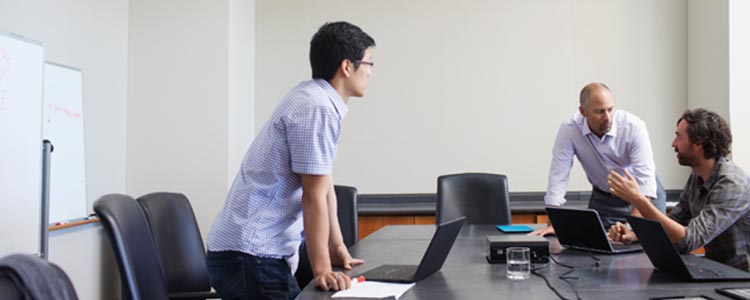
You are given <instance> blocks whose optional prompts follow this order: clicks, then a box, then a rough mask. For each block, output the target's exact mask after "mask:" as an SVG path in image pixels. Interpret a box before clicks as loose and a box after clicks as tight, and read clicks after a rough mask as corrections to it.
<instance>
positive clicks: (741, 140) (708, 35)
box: [688, 0, 750, 170]
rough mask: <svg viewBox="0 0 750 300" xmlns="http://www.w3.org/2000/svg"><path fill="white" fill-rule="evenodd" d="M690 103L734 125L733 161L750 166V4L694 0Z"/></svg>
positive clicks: (691, 1)
mask: <svg viewBox="0 0 750 300" xmlns="http://www.w3.org/2000/svg"><path fill="white" fill-rule="evenodd" d="M688 33H689V34H688V87H689V89H688V107H689V108H696V107H704V108H706V109H709V110H713V111H716V112H717V113H719V114H720V115H721V116H722V117H724V118H726V119H727V121H728V122H729V125H730V127H731V128H732V135H733V142H732V160H734V161H735V162H736V163H737V164H738V165H739V166H741V167H742V168H743V169H745V170H750V132H748V131H747V129H748V128H750V120H748V118H747V116H748V114H750V101H748V100H749V99H750V87H748V84H747V83H748V82H750V54H748V53H750V3H748V2H747V1H735V0H720V1H699V0H689V1H688Z"/></svg>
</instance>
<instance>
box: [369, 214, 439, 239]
mask: <svg viewBox="0 0 750 300" xmlns="http://www.w3.org/2000/svg"><path fill="white" fill-rule="evenodd" d="M433 223H434V222H433ZM386 225H414V216H362V215H360V216H359V239H360V240H361V239H364V238H365V237H367V236H368V235H370V233H373V232H375V231H376V230H378V229H380V228H382V227H385V226H386Z"/></svg>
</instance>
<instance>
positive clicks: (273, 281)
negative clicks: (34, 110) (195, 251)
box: [206, 251, 300, 300]
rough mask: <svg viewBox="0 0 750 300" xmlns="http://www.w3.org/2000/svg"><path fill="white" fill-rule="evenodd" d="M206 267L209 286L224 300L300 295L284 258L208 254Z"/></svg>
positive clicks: (289, 298)
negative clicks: (209, 281) (209, 280)
mask: <svg viewBox="0 0 750 300" xmlns="http://www.w3.org/2000/svg"><path fill="white" fill-rule="evenodd" d="M206 264H207V265H208V275H209V277H210V278H211V285H212V286H213V287H214V289H216V291H217V292H218V293H219V294H221V295H222V297H223V298H222V299H224V300H228V299H242V300H255V299H269V300H270V299H273V300H281V299H284V300H287V299H288V300H291V299H294V298H295V297H297V294H299V292H300V289H299V286H298V285H297V280H296V279H295V278H294V276H293V275H292V272H291V270H290V269H289V265H287V263H286V261H285V260H284V259H275V258H263V257H257V256H253V255H250V254H246V253H242V252H235V251H221V252H212V251H208V253H207V254H206Z"/></svg>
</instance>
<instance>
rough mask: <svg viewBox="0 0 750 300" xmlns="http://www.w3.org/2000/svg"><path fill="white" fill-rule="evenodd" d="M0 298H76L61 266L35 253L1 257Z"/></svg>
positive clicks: (9, 299)
mask: <svg viewBox="0 0 750 300" xmlns="http://www.w3.org/2000/svg"><path fill="white" fill-rule="evenodd" d="M0 299H3V300H22V299H48V300H78V296H77V295H76V291H75V289H74V288H73V284H72V283H71V282H70V278H68V275H66V274H65V272H63V270H62V269H60V267H58V266H57V265H55V264H53V263H50V262H48V261H46V260H44V259H42V258H40V257H38V256H36V255H28V254H12V255H8V256H6V257H3V258H2V259H0Z"/></svg>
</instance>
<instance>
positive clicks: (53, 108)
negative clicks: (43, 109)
mask: <svg viewBox="0 0 750 300" xmlns="http://www.w3.org/2000/svg"><path fill="white" fill-rule="evenodd" d="M47 110H49V114H48V115H47V123H52V115H54V114H57V113H62V114H64V115H65V116H67V117H69V118H73V119H80V118H81V113H79V112H74V111H71V110H70V109H69V108H67V107H64V106H60V105H57V104H55V103H50V104H48V105H47Z"/></svg>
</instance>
